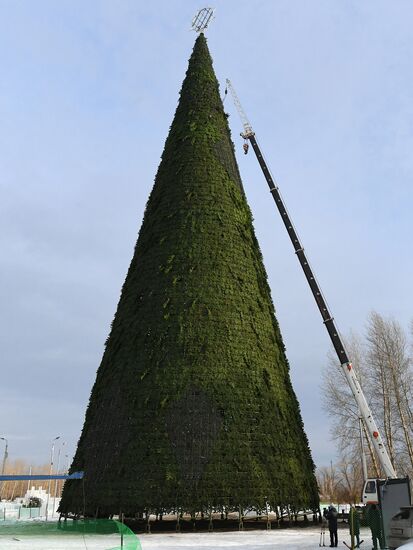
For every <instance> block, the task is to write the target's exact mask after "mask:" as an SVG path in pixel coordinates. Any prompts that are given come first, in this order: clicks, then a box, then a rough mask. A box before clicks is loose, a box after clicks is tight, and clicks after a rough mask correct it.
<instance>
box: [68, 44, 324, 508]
mask: <svg viewBox="0 0 413 550" xmlns="http://www.w3.org/2000/svg"><path fill="white" fill-rule="evenodd" d="M71 470H72V471H76V470H84V472H85V480H84V484H83V485H82V482H78V481H73V482H68V483H66V486H65V489H64V493H63V498H62V502H61V506H60V510H61V511H62V512H63V513H67V512H72V513H84V514H86V515H96V514H98V515H100V516H101V515H107V514H117V513H119V511H123V512H124V513H127V514H135V513H137V512H141V511H143V510H152V511H155V510H164V511H171V510H177V509H178V510H185V511H194V510H204V511H208V510H211V509H212V508H215V509H216V508H219V507H221V506H228V507H232V508H234V509H238V507H248V506H256V507H264V506H265V503H266V502H269V503H270V504H271V505H272V506H287V505H288V506H290V507H293V508H316V507H317V506H318V494H317V486H316V481H315V477H314V464H313V461H312V459H311V454H310V450H309V447H308V442H307V438H306V435H305V433H304V429H303V424H302V420H301V415H300V410H299V405H298V402H297V399H296V396H295V394H294V391H293V389H292V386H291V381H290V377H289V366H288V361H287V358H286V355H285V350H284V344H283V342H282V338H281V334H280V330H279V327H278V324H277V321H276V318H275V312H274V307H273V304H272V300H271V296H270V289H269V286H268V283H267V277H266V273H265V269H264V266H263V262H262V257H261V253H260V249H259V246H258V243H257V240H256V237H255V234H254V229H253V225H252V218H251V213H250V210H249V207H248V205H247V202H246V199H245V195H244V191H243V187H242V183H241V179H240V175H239V171H238V167H237V163H236V160H235V155H234V149H233V145H232V142H231V139H230V132H229V128H228V123H227V117H226V115H225V113H224V110H223V105H222V102H221V99H220V96H219V90H218V83H217V79H216V77H215V74H214V70H213V67H212V60H211V57H210V54H209V51H208V47H207V44H206V40H205V37H204V36H203V34H200V35H199V37H198V39H197V40H196V43H195V46H194V50H193V53H192V56H191V58H190V61H189V67H188V71H187V73H186V78H185V80H184V83H183V86H182V90H181V95H180V101H179V105H178V107H177V110H176V113H175V117H174V120H173V123H172V126H171V129H170V132H169V136H168V138H167V140H166V144H165V149H164V152H163V155H162V160H161V163H160V166H159V169H158V173H157V175H156V179H155V185H154V187H153V190H152V192H151V195H150V197H149V201H148V204H147V208H146V212H145V216H144V220H143V224H142V228H141V231H140V234H139V238H138V242H137V245H136V248H135V253H134V256H133V259H132V262H131V265H130V268H129V271H128V274H127V277H126V281H125V283H124V286H123V289H122V294H121V298H120V301H119V304H118V309H117V312H116V315H115V318H114V321H113V325H112V329H111V332H110V335H109V337H108V340H107V343H106V349H105V353H104V355H103V359H102V363H101V365H100V367H99V370H98V373H97V378H96V382H95V384H94V387H93V390H92V394H91V398H90V402H89V406H88V409H87V413H86V419H85V424H84V427H83V431H82V435H81V437H80V440H79V444H78V448H77V452H76V455H75V458H74V462H73V464H72V468H71Z"/></svg>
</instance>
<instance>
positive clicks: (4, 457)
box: [0, 437, 9, 500]
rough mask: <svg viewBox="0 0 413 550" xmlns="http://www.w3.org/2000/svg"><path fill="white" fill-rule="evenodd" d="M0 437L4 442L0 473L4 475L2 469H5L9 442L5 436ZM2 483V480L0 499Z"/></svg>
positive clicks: (1, 489) (0, 489)
mask: <svg viewBox="0 0 413 550" xmlns="http://www.w3.org/2000/svg"><path fill="white" fill-rule="evenodd" d="M0 439H1V440H3V441H4V442H5V444H6V446H5V447H4V455H3V463H2V466H1V475H4V470H5V469H6V462H7V457H8V456H9V453H8V448H9V442H8V441H7V439H6V438H5V437H0ZM3 483H4V482H3V481H2V482H1V483H0V500H1V494H2V492H3Z"/></svg>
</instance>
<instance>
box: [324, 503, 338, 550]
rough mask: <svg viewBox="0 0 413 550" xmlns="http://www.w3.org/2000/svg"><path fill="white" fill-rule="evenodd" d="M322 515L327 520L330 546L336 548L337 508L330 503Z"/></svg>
mask: <svg viewBox="0 0 413 550" xmlns="http://www.w3.org/2000/svg"><path fill="white" fill-rule="evenodd" d="M324 517H325V518H326V520H327V521H328V530H329V531H330V548H336V547H337V544H338V535H337V510H336V509H335V508H334V506H332V505H330V506H329V507H328V510H325V511H324Z"/></svg>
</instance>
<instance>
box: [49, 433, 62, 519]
mask: <svg viewBox="0 0 413 550" xmlns="http://www.w3.org/2000/svg"><path fill="white" fill-rule="evenodd" d="M58 439H60V435H58V436H57V437H55V438H54V439H53V440H52V448H51V450H50V472H49V475H50V476H51V475H52V474H53V458H54V447H55V442H56V441H57V440H58ZM51 487H52V480H51V479H49V487H48V489H47V500H46V521H47V518H48V513H49V499H50V491H51Z"/></svg>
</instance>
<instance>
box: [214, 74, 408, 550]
mask: <svg viewBox="0 0 413 550" xmlns="http://www.w3.org/2000/svg"><path fill="white" fill-rule="evenodd" d="M226 84H227V87H226V90H225V93H227V91H228V90H229V91H230V92H231V95H232V99H233V101H234V104H235V107H236V109H237V111H238V114H239V116H240V118H241V122H242V125H243V127H244V131H243V132H241V134H240V135H241V137H242V138H243V139H244V145H243V149H244V153H245V154H247V153H248V149H249V147H248V145H249V144H251V146H252V149H253V151H254V153H255V155H256V157H257V160H258V163H259V165H260V167H261V170H262V173H263V174H264V177H265V179H266V181H267V184H268V187H269V189H270V193H271V195H272V198H273V199H274V202H275V204H276V206H277V209H278V211H279V213H280V215H281V219H282V221H283V223H284V225H285V228H286V230H287V233H288V235H289V237H290V240H291V242H292V245H293V247H294V252H295V254H296V255H297V258H298V261H299V262H300V265H301V267H302V269H303V271H304V275H305V277H306V279H307V282H308V284H309V286H310V289H311V292H312V294H313V296H314V299H315V301H316V304H317V306H318V309H319V311H320V313H321V317H322V319H323V323H324V325H325V327H326V329H327V332H328V334H329V336H330V340H331V342H332V344H333V347H334V350H335V352H336V354H337V357H338V360H339V362H340V365H341V368H342V370H343V373H344V375H345V378H346V380H347V382H348V384H349V386H350V388H351V391H352V393H353V396H354V399H355V400H356V403H357V406H358V408H359V411H360V416H361V418H362V421H363V423H364V426H365V427H366V431H367V433H368V435H369V438H370V440H371V442H372V444H373V448H374V450H375V452H376V455H377V458H378V460H379V463H380V467H381V470H382V474H383V477H384V479H374V478H373V479H372V478H366V479H365V480H364V485H363V492H362V498H361V500H362V503H363V504H366V505H371V504H376V505H378V506H379V507H380V511H381V518H382V522H383V532H384V535H385V541H387V540H389V542H390V543H391V538H392V537H391V535H392V533H391V527H390V521H391V519H392V518H393V516H394V515H395V514H396V513H398V512H399V510H400V509H401V508H404V507H410V505H411V496H410V482H409V479H408V478H398V477H397V473H396V471H395V469H394V467H393V464H392V462H391V460H390V457H389V454H388V452H387V450H386V447H385V445H384V443H383V439H382V437H381V435H380V431H379V428H378V426H377V424H376V421H375V419H374V417H373V413H372V411H371V409H370V407H369V405H368V403H367V400H366V397H365V395H364V393H363V391H362V389H361V386H360V383H359V381H358V379H357V376H356V374H355V372H354V369H353V366H352V364H351V362H350V360H349V357H348V355H347V352H346V349H345V347H344V343H343V340H342V338H341V336H340V334H339V332H338V330H337V328H336V324H335V322H334V318H333V317H332V315H331V313H330V311H329V309H328V306H327V303H326V300H325V299H324V296H323V294H322V292H321V289H320V286H319V284H318V282H317V280H316V278H315V276H314V273H313V271H312V269H311V267H310V264H309V262H308V260H307V256H306V253H305V250H304V248H303V246H302V244H301V242H300V239H299V238H298V235H297V232H296V230H295V228H294V225H293V223H292V221H291V218H290V215H289V214H288V211H287V208H286V206H285V203H284V201H283V199H282V197H281V194H280V191H279V188H278V185H277V184H276V182H275V180H274V178H273V177H272V175H271V172H270V170H269V168H268V166H267V163H266V162H265V159H264V157H263V155H262V152H261V149H260V147H259V145H258V142H257V139H256V137H255V132H254V131H253V129H252V126H251V124H250V123H249V121H248V118H247V116H246V115H245V112H244V110H243V108H242V106H241V103H240V101H239V99H238V96H237V94H236V92H235V89H234V87H233V86H232V84H231V82H230V80H228V79H227V80H226ZM248 142H249V143H248ZM386 544H387V542H386ZM352 546H353V544H352ZM386 548H395V546H393V545H392V546H390V547H389V546H386Z"/></svg>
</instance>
